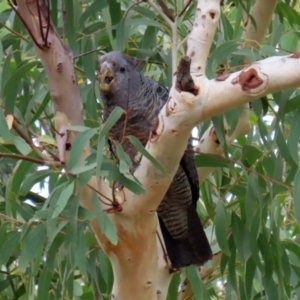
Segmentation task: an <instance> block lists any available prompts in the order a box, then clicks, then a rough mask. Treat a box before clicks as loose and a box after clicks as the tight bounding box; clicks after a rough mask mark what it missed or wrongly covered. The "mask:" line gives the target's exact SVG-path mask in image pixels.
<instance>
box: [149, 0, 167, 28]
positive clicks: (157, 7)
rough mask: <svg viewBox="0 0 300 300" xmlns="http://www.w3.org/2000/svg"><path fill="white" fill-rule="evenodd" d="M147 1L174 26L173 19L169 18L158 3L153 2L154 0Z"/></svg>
mask: <svg viewBox="0 0 300 300" xmlns="http://www.w3.org/2000/svg"><path fill="white" fill-rule="evenodd" d="M147 3H148V4H149V5H150V6H151V7H152V8H154V9H155V10H156V11H157V12H158V14H159V15H160V16H161V17H162V18H163V19H164V20H165V21H166V22H167V23H168V24H169V26H170V27H172V24H173V22H172V20H170V19H169V17H168V16H167V15H166V14H165V13H164V12H163V11H162V10H161V9H160V7H159V6H158V5H156V3H154V2H153V0H147Z"/></svg>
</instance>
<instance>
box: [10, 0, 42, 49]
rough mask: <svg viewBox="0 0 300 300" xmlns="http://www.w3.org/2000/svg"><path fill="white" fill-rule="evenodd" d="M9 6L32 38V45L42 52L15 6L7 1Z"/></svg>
mask: <svg viewBox="0 0 300 300" xmlns="http://www.w3.org/2000/svg"><path fill="white" fill-rule="evenodd" d="M7 2H8V4H9V6H10V7H11V8H12V10H13V11H14V12H15V13H16V15H17V16H18V17H19V18H20V20H21V21H22V23H23V25H24V26H25V28H26V30H27V31H28V33H29V35H30V37H31V38H32V41H33V42H34V44H35V45H36V46H37V47H38V48H39V49H40V50H44V49H43V47H42V46H41V45H40V44H39V43H38V41H37V39H36V38H35V36H34V34H33V32H32V31H31V29H30V28H29V26H28V24H27V23H26V22H25V20H24V18H23V17H22V15H21V14H20V13H19V11H18V10H17V9H16V8H15V6H14V5H13V4H12V3H11V1H10V0H7Z"/></svg>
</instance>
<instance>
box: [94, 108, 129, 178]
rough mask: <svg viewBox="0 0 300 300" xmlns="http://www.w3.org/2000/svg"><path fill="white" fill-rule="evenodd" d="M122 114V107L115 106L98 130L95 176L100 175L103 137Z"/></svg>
mask: <svg viewBox="0 0 300 300" xmlns="http://www.w3.org/2000/svg"><path fill="white" fill-rule="evenodd" d="M122 114H123V109H122V108H120V107H118V106H117V107H115V108H114V110H113V111H112V112H111V114H110V115H109V117H108V118H107V120H106V122H105V124H104V126H103V127H102V129H101V130H100V133H99V138H98V147H97V168H96V176H97V177H99V176H100V170H101V165H102V160H103V148H104V145H105V137H106V135H107V134H108V132H109V131H110V129H111V128H112V127H113V126H114V125H115V124H116V122H117V121H118V120H119V119H120V117H121V116H122Z"/></svg>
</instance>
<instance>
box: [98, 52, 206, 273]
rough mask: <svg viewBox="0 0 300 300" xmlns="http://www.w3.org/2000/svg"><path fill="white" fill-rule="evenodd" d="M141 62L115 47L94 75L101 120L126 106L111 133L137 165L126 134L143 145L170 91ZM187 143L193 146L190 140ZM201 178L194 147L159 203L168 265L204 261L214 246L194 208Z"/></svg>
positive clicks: (113, 138) (133, 148)
mask: <svg viewBox="0 0 300 300" xmlns="http://www.w3.org/2000/svg"><path fill="white" fill-rule="evenodd" d="M140 65H141V63H140V61H138V60H136V59H134V58H132V57H130V56H127V55H124V54H122V53H121V52H118V51H113V52H110V53H107V54H105V55H104V56H102V57H101V59H100V64H99V73H98V79H99V81H100V93H101V98H102V101H103V104H104V120H106V119H107V118H108V117H109V115H110V113H111V112H112V110H113V109H114V108H115V107H116V106H119V107H121V108H122V109H123V110H125V111H126V116H125V114H123V115H122V116H121V118H120V119H119V120H118V121H117V123H116V124H115V125H114V126H113V128H112V129H111V131H110V133H109V137H110V139H112V140H113V141H118V142H120V143H121V145H122V147H123V149H124V151H125V152H126V153H127V154H128V155H129V156H130V158H131V159H132V161H133V166H134V167H137V165H138V162H139V161H138V160H137V150H136V149H135V147H134V146H133V145H132V144H131V143H130V142H129V140H128V138H127V136H129V135H133V136H135V137H136V138H138V139H139V141H140V142H141V143H142V144H143V145H144V146H145V145H146V143H147V141H148V139H149V137H150V133H151V130H152V128H153V126H154V124H155V122H156V120H157V117H158V114H159V112H160V110H161V109H162V107H163V106H164V104H165V103H166V102H167V100H168V95H169V92H168V90H167V89H166V88H165V87H164V86H162V85H161V84H160V83H158V82H156V81H154V80H152V79H150V78H147V77H145V76H144V75H143V74H142V73H141V71H140ZM188 147H189V148H191V147H192V145H191V144H190V143H189V145H188ZM198 199H199V182H198V176H197V170H196V165H195V160H194V155H193V153H192V151H186V152H185V153H184V155H183V157H182V159H181V161H180V165H179V167H178V170H177V172H176V174H175V176H174V179H173V181H172V183H171V185H170V187H169V189H168V191H167V193H166V195H165V196H164V198H163V200H162V202H161V203H160V205H159V207H158V208H157V214H158V218H159V223H160V226H161V231H162V234H163V238H164V241H165V245H166V249H167V253H168V256H169V259H170V261H171V264H172V268H175V269H178V268H182V267H185V266H189V265H191V264H193V265H203V264H204V263H205V262H206V261H207V260H209V259H211V257H212V251H211V248H210V245H209V243H208V240H207V237H206V235H205V232H204V230H203V227H202V225H201V222H200V220H199V216H198V214H197V211H196V205H197V201H198Z"/></svg>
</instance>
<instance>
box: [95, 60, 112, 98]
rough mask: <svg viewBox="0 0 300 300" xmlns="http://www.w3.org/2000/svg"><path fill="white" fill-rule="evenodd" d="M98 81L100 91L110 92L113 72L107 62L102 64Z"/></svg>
mask: <svg viewBox="0 0 300 300" xmlns="http://www.w3.org/2000/svg"><path fill="white" fill-rule="evenodd" d="M98 80H99V82H100V90H101V92H103V93H109V92H110V91H111V83H112V82H113V80H114V72H113V70H112V68H111V66H110V64H109V63H108V62H106V61H105V62H103V63H102V64H101V66H100V70H99V73H98Z"/></svg>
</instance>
